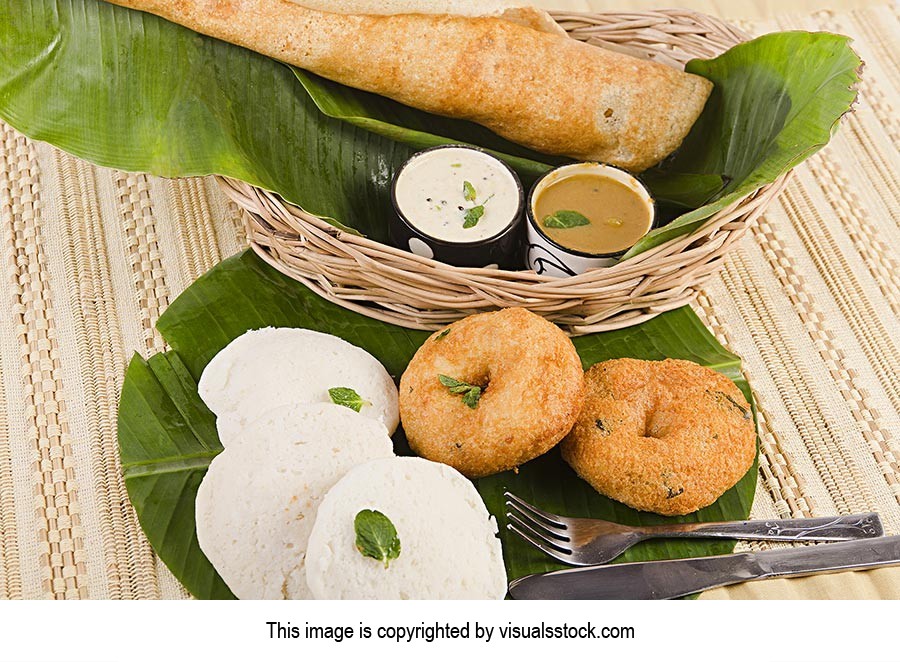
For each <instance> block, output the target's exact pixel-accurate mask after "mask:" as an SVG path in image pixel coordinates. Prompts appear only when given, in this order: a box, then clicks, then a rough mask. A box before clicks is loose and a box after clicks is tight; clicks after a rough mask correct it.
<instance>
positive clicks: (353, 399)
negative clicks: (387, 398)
mask: <svg viewBox="0 0 900 662" xmlns="http://www.w3.org/2000/svg"><path fill="white" fill-rule="evenodd" d="M328 395H329V396H330V397H331V401H332V402H333V403H334V404H336V405H341V406H342V407H349V408H350V409H352V410H353V411H355V412H359V410H360V409H362V408H363V405H370V406H371V404H372V403H371V402H369V401H368V400H363V399H362V397H361V396H360V395H359V393H357V392H356V391H354V390H353V389H352V388H347V387H345V386H335V387H334V388H330V389H328Z"/></svg>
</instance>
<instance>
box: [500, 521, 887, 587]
mask: <svg viewBox="0 0 900 662" xmlns="http://www.w3.org/2000/svg"><path fill="white" fill-rule="evenodd" d="M889 565H900V536H889V537H885V538H875V539H870V540H856V541H853V542H836V543H827V544H820V545H814V546H810V547H794V548H791V549H775V550H770V551H766V552H747V553H741V554H728V555H725V556H707V557H700V558H692V559H674V560H671V561H643V562H639V563H618V564H614V565H600V566H589V567H585V568H571V569H568V570H557V571H555V572H548V573H544V574H537V575H528V576H527V577H522V578H520V579H516V580H514V581H513V582H512V583H511V584H510V585H509V595H510V597H512V598H514V599H516V600H623V599H624V600H652V599H667V598H680V597H683V596H685V595H690V594H692V593H698V592H700V591H705V590H707V589H710V588H715V587H717V586H727V585H728V584H738V583H740V582H749V581H753V580H756V579H769V578H772V577H797V576H803V575H812V574H819V573H829V572H841V571H843V570H865V569H868V568H878V567H882V566H889Z"/></svg>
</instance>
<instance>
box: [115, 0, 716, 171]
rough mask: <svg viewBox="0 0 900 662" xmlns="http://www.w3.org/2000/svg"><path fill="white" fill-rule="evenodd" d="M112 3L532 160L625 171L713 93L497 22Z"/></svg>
mask: <svg viewBox="0 0 900 662" xmlns="http://www.w3.org/2000/svg"><path fill="white" fill-rule="evenodd" d="M111 1H113V2H114V4H119V5H122V6H125V7H130V8H132V9H137V10H141V11H147V12H150V13H153V14H156V15H158V16H162V17H163V18H166V19H168V20H170V21H173V22H175V23H179V24H181V25H183V26H186V27H188V28H191V29H193V30H195V31H197V32H201V33H203V34H206V35H209V36H211V37H216V38H218V39H222V40H224V41H227V42H230V43H233V44H237V45H239V46H244V47H246V48H249V49H251V50H254V51H257V52H259V53H262V54H264V55H267V56H269V57H272V58H275V59H278V60H281V61H283V62H287V63H289V64H292V65H295V66H298V67H301V68H303V69H308V70H309V71H312V72H313V73H316V74H318V75H320V76H323V77H325V78H328V79H331V80H334V81H337V82H339V83H343V84H344V85H349V86H351V87H355V88H359V89H362V90H367V91H369V92H374V93H376V94H381V95H383V96H386V97H390V98H392V99H395V100H397V101H399V102H401V103H404V104H406V105H409V106H413V107H415V108H419V109H421V110H425V111H427V112H431V113H435V114H438V115H445V116H448V117H455V118H460V119H465V120H470V121H473V122H477V123H478V124H481V125H483V126H485V127H487V128H489V129H491V130H492V131H494V132H495V133H497V134H499V135H501V136H503V137H505V138H507V139H509V140H511V141H513V142H515V143H518V144H520V145H524V146H525V147H529V148H531V149H534V150H536V151H538V152H543V153H547V154H558V155H564V156H569V157H572V158H575V159H580V160H588V161H601V162H604V163H609V164H612V165H616V166H620V167H622V168H626V169H628V170H632V171H641V170H644V169H646V168H648V167H650V166H651V165H654V164H656V163H658V162H659V161H660V160H662V159H663V158H665V157H666V156H667V155H669V154H670V153H672V152H673V151H674V150H675V149H676V148H677V147H678V146H679V145H680V144H681V141H682V140H683V139H684V137H685V135H687V132H688V131H689V130H690V128H691V126H692V125H693V124H694V122H695V121H696V119H697V117H698V116H699V114H700V112H701V111H702V110H703V106H704V104H705V103H706V99H707V97H708V96H709V93H710V91H711V89H712V84H711V83H710V82H709V81H708V80H706V79H704V78H702V77H699V76H694V75H691V74H686V73H684V72H682V71H678V70H676V69H673V68H671V67H668V66H665V65H662V64H658V63H655V62H649V61H646V60H641V59H638V58H635V57H631V56H629V55H624V54H622V53H617V52H615V51H611V50H607V49H604V48H597V47H595V46H590V45H588V44H585V43H582V42H579V41H576V40H574V39H570V38H568V37H566V36H562V35H560V34H557V33H555V32H554V31H552V30H551V31H550V32H548V31H546V30H539V29H534V27H530V26H529V25H523V24H522V21H517V20H514V19H513V20H507V19H505V18H503V17H502V16H474V17H473V16H460V15H450V14H425V13H419V14H394V15H375V14H352V13H339V12H325V11H319V10H316V9H313V8H310V7H307V6H303V5H300V4H297V3H296V2H291V1H289V0H193V1H192V0H111ZM320 4H321V3H320ZM526 16H527V14H526ZM524 22H526V23H533V19H532V20H529V19H526V20H525V21H524Z"/></svg>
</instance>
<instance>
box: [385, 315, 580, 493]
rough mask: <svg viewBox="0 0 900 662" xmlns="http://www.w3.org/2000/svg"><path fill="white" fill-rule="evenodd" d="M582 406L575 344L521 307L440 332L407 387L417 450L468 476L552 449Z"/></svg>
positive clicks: (407, 377) (407, 375)
mask: <svg viewBox="0 0 900 662" xmlns="http://www.w3.org/2000/svg"><path fill="white" fill-rule="evenodd" d="M583 400H584V373H583V371H582V367H581V360H580V359H579V358H578V354H577V352H576V351H575V346H574V345H573V344H572V341H571V340H569V338H568V337H567V336H566V334H565V333H563V332H562V331H561V330H560V329H559V328H558V327H557V326H556V325H554V324H553V323H551V322H548V321H547V320H545V319H544V318H542V317H540V316H539V315H536V314H534V313H531V312H529V311H527V310H525V309H524V308H506V309H503V310H499V311H496V312H490V313H481V314H478V315H472V316H470V317H466V318H464V319H462V320H459V321H458V322H454V323H453V324H451V325H450V326H449V327H447V328H445V329H444V330H442V331H438V332H436V333H435V334H433V335H432V336H431V337H430V338H429V339H428V340H426V341H425V344H424V345H422V346H421V347H420V348H419V350H418V351H417V352H416V355H415V356H414V357H413V359H412V361H410V363H409V366H408V367H407V369H406V372H404V373H403V377H402V378H401V380H400V420H401V422H402V424H403V429H404V430H405V431H406V436H407V439H408V440H409V445H410V447H411V448H412V450H413V451H414V452H415V453H416V454H418V455H421V456H422V457H425V458H427V459H429V460H433V461H436V462H443V463H444V464H449V465H450V466H452V467H454V468H455V469H457V470H458V471H460V472H461V473H463V474H465V475H466V476H469V477H470V478H478V477H481V476H488V475H491V474H495V473H498V472H501V471H505V470H507V469H512V468H514V467H518V466H519V465H520V464H523V463H524V462H527V461H528V460H531V459H533V458H535V457H537V456H538V455H542V454H543V453H546V452H547V451H548V450H550V449H551V448H553V447H554V446H555V445H556V444H557V443H558V442H559V440H560V439H562V438H563V437H564V436H565V434H566V433H567V432H568V431H569V430H570V429H571V427H572V424H573V423H574V422H575V419H576V418H577V417H578V412H579V411H580V410H581V405H582V402H583Z"/></svg>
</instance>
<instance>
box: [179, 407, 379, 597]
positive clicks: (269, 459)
mask: <svg viewBox="0 0 900 662" xmlns="http://www.w3.org/2000/svg"><path fill="white" fill-rule="evenodd" d="M392 455H393V445H392V443H391V439H390V437H388V434H387V431H386V430H385V428H384V426H383V425H381V424H380V423H378V422H376V421H373V420H371V419H368V418H364V417H362V416H359V415H358V414H356V413H355V412H353V411H352V410H350V409H347V408H346V407H340V406H338V405H331V404H317V405H305V406H303V405H290V406H284V407H279V408H277V409H272V410H270V411H269V412H268V413H267V414H266V415H264V416H263V417H261V418H259V419H257V420H256V421H255V422H254V423H253V424H252V425H251V426H249V427H248V428H246V429H245V430H244V438H243V439H242V440H241V443H236V444H233V445H232V446H230V447H227V448H226V449H225V450H224V451H222V453H221V454H220V455H218V456H217V457H216V458H215V459H214V460H213V461H212V463H211V464H210V466H209V471H207V473H206V476H205V477H204V479H203V482H202V483H201V484H200V488H199V490H198V491H197V501H196V521H197V540H198V541H199V543H200V549H202V550H203V553H204V554H206V556H207V558H208V559H209V560H210V562H211V563H212V564H213V567H214V568H215V569H216V570H217V571H218V572H219V574H220V575H221V576H222V579H224V580H225V583H226V584H228V587H229V588H230V589H231V590H232V592H233V593H234V594H235V595H236V596H237V597H239V598H242V599H281V598H285V599H303V598H310V597H311V594H310V592H309V589H308V588H307V586H306V574H305V570H304V559H305V557H306V543H307V539H308V538H309V533H310V531H311V530H312V527H313V522H314V521H315V517H316V508H317V507H318V505H319V502H320V501H321V499H322V497H323V496H324V494H325V492H327V491H328V489H329V488H330V487H331V486H332V485H334V483H335V482H337V480H338V479H339V478H340V477H341V476H343V475H344V474H345V473H346V472H347V471H348V470H349V469H351V468H352V467H354V466H356V465H357V464H359V463H360V462H366V461H368V460H372V459H375V458H384V457H391V456H392Z"/></svg>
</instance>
